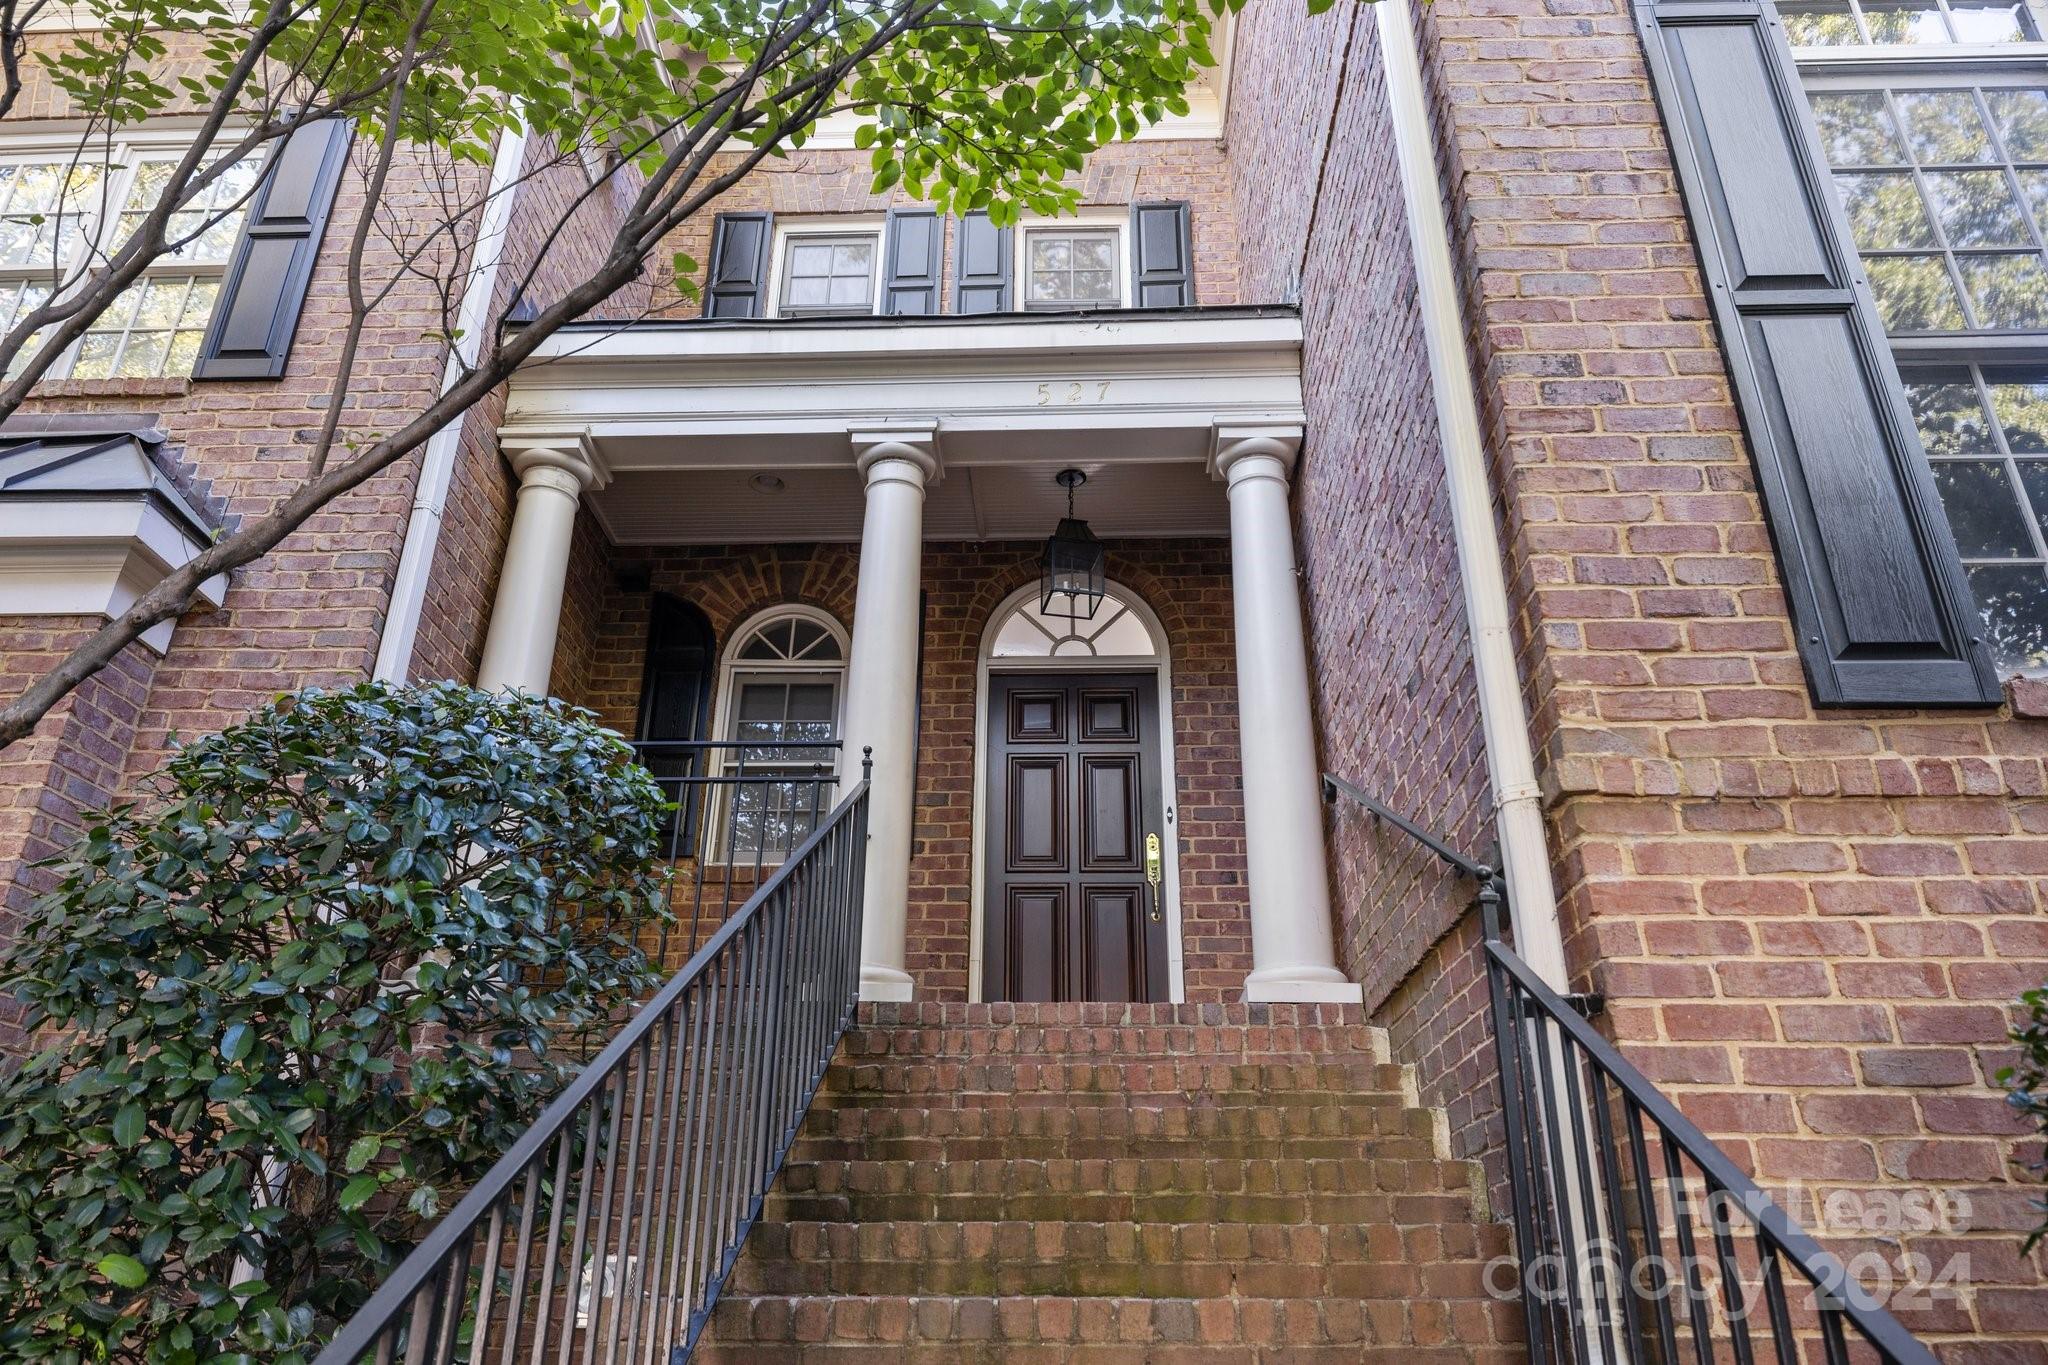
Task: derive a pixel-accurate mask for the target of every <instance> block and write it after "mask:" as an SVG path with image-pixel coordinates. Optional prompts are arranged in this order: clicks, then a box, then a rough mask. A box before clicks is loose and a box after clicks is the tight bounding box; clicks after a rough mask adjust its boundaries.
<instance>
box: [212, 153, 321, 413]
mask: <svg viewBox="0 0 2048 1365" xmlns="http://www.w3.org/2000/svg"><path fill="white" fill-rule="evenodd" d="M348 138H349V125H348V123H347V121H346V120H343V119H328V120H325V121H323V122H320V123H309V124H307V125H306V126H305V127H303V128H300V129H299V130H298V131H297V132H295V133H293V134H292V135H291V137H289V138H287V139H286V140H285V142H284V143H283V145H281V146H279V147H278V148H277V150H276V151H275V152H273V153H272V154H271V158H270V164H269V166H268V167H266V168H265V170H264V176H263V183H262V184H261V185H259V186H258V187H257V189H256V193H255V194H254V195H252V196H251V197H250V201H249V216H248V218H247V219H246V220H244V222H243V224H242V235H241V237H240V239H239V240H237V241H236V243H235V249H234V253H233V254H232V255H230V256H229V257H228V269H227V275H226V276H225V277H224V278H223V279H222V280H221V285H220V295H219V297H218V298H216V299H215V301H214V306H213V317H212V319H211V320H210V321H209V322H208V323H207V327H206V336H205V338H204V339H203V340H201V342H200V343H199V359H198V361H197V362H196V363H195V364H194V365H193V367H192V377H193V378H194V379H275V378H277V377H278V376H279V375H281V374H283V373H284V364H285V360H286V359H287V358H288V357H289V356H290V355H291V350H292V336H293V334H294V333H295V332H296V331H297V330H298V325H299V310H300V309H301V308H303V307H304V306H305V302H306V286H307V285H308V284H309V283H311V282H312V278H313V261H314V259H315V258H316V257H317V256H319V254H320V238H321V236H322V235H323V234H324V233H325V232H326V231H327V215H328V213H329V212H330V211H331V210H332V209H333V208H334V193H335V190H336V188H337V187H338V186H339V185H340V184H341V172H342V168H343V167H344V166H346V165H347V164H348Z"/></svg>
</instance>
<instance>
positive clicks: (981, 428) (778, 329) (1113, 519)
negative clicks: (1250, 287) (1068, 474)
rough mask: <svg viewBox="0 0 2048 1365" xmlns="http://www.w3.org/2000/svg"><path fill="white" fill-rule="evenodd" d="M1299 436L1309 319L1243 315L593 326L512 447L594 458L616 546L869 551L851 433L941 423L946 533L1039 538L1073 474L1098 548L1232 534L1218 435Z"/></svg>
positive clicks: (515, 401)
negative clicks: (1221, 429) (1084, 480)
mask: <svg viewBox="0 0 2048 1365" xmlns="http://www.w3.org/2000/svg"><path fill="white" fill-rule="evenodd" d="M1301 420H1302V415H1301V326H1300V321H1299V319H1298V318H1297V317H1296V316H1295V314H1294V313H1293V311H1292V310H1287V309H1271V308H1265V309H1238V308H1231V309H1195V310H1187V311H1176V312H1172V313H1120V314H1113V315H1110V314H1076V315H1063V316H1040V315H1033V314H1013V315H1003V316H999V317H950V316H949V317H939V318H877V319H872V320H868V319H862V320H858V321H845V320H834V321H831V322H829V323H818V322H757V323H740V324H732V323H658V324H646V323H642V324H639V325H613V326H605V325H603V324H591V325H587V326H585V327H583V328H580V329H577V330H574V331H565V332H563V333H560V334H558V335H557V336H555V337H554V338H552V339H550V341H549V342H548V343H547V345H545V346H544V347H543V348H542V349H541V351H540V353H539V356H538V357H537V359H536V360H535V361H534V362H532V363H531V364H529V366H528V367H527V368H526V369H525V370H523V371H522V372H521V373H520V374H519V375H518V376H517V377H516V378H515V379H514V381H513V384H512V388H511V394H510V397H509V399H508V404H507V413H506V420H505V424H504V426H503V428H502V430H501V432H500V437H501V440H503V442H504V443H505V444H506V445H507V446H508V447H510V446H514V445H519V444H525V445H535V444H543V445H554V444H568V443H573V444H575V445H577V446H579V447H580V448H581V449H583V450H584V451H585V452H586V453H587V454H588V455H589V456H590V457H591V458H592V460H593V462H594V463H595V464H596V465H597V466H598V468H599V469H600V471H601V473H602V478H603V485H602V486H601V487H599V488H598V489H596V490H595V491H593V492H592V493H590V494H589V495H587V496H588V497H589V501H590V505H591V507H592V509H593V510H594V511H595V512H596V513H597V514H598V516H599V517H600V519H601V520H602V521H603V522H604V523H605V526H606V529H607V530H608V531H609V532H610V533H611V534H612V536H613V538H614V539H615V540H616V541H617V542H619V543H621V544H637V545H648V544H704V543H713V542H735V541H752V542H758V541H771V540H854V539H858V538H859V534H860V521H861V509H862V496H861V482H860V478H859V475H858V474H857V472H856V470H855V464H854V460H855V453H856V451H855V445H854V442H853V439H852V438H853V434H854V433H856V432H874V431H887V430H894V429H901V428H905V427H934V428H935V429H936V438H935V443H936V446H937V452H938V456H939V459H940V462H941V466H942V473H941V477H940V479H939V481H938V482H937V483H936V484H935V485H934V486H933V487H932V488H931V490H930V494H929V500H928V503H927V509H926V529H927V534H928V535H929V536H931V537H933V538H945V539H978V538H987V539H1009V538H1025V537H1036V536H1042V535H1044V534H1045V533H1046V532H1047V530H1048V529H1049V528H1050V527H1051V524H1052V521H1053V519H1054V518H1056V517H1057V515H1058V514H1059V513H1060V511H1061V510H1063V508H1064V495H1063V494H1062V493H1061V492H1060V490H1059V489H1058V488H1057V487H1055V486H1054V484H1053V482H1052V477H1051V476H1052V473H1053V472H1054V471H1056V470H1058V469H1061V468H1064V467H1066V466H1068V465H1077V466H1079V467H1081V468H1083V469H1086V470H1087V471H1088V472H1089V476H1090V477H1089V483H1088V486H1087V487H1086V488H1085V489H1084V490H1083V491H1082V494H1081V511H1082V514H1083V515H1084V516H1086V517H1088V518H1089V519H1090V520H1091V521H1092V522H1093V523H1094V525H1095V527H1096V530H1097V531H1098V532H1099V533H1100V534H1103V535H1106V536H1158V535H1220V534H1222V533H1224V531H1225V530H1226V529H1227V526H1228V509H1227V505H1226V502H1225V499H1224V495H1223V490H1222V487H1221V486H1220V485H1219V484H1217V483H1216V482H1215V481H1214V480H1212V479H1211V478H1210V476H1209V473H1208V463H1209V460H1210V457H1211V455H1212V453H1213V447H1214V441H1215V435H1214V433H1215V430H1216V428H1217V427H1218V426H1219V425H1226V424H1227V425H1244V424H1247V423H1268V424H1298V423H1300V422H1301ZM757 475H773V476H774V478H775V479H776V480H779V481H780V483H781V487H780V489H778V490H774V491H763V490H762V489H761V488H760V487H758V486H757V483H756V479H755V476H757Z"/></svg>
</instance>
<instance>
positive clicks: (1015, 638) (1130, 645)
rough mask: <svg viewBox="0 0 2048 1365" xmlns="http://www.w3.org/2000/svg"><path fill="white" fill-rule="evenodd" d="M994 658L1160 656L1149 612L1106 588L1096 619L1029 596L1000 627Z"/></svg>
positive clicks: (992, 650)
mask: <svg viewBox="0 0 2048 1365" xmlns="http://www.w3.org/2000/svg"><path fill="white" fill-rule="evenodd" d="M988 652H989V657H990V658H991V659H994V660H998V661H1000V660H1004V659H1140V658H1151V657H1153V656H1155V655H1160V654H1162V653H1163V652H1164V651H1163V650H1161V649H1160V647H1159V643H1158V641H1156V640H1154V639H1153V637H1152V628H1151V627H1150V626H1149V625H1147V624H1146V622H1145V618H1144V616H1143V615H1142V614H1141V613H1140V612H1138V611H1137V610H1135V609H1133V606H1132V601H1131V599H1130V598H1128V597H1126V596H1125V595H1124V593H1123V590H1122V589H1121V588H1116V587H1111V588H1109V589H1108V591H1107V592H1105V594H1104V596H1103V600H1102V605H1101V606H1099V607H1098V608H1096V611H1095V615H1094V616H1092V617H1068V616H1061V615H1058V614H1057V613H1048V612H1045V611H1042V610H1040V608H1039V605H1038V599H1037V598H1035V597H1027V598H1025V599H1024V600H1023V601H1020V602H1019V603H1018V604H1017V606H1016V607H1015V609H1013V610H1012V611H1011V612H1010V614H1009V615H1008V616H1006V617H1004V618H1003V619H1002V620H1001V621H1000V622H999V623H997V625H996V628H995V635H994V637H993V638H992V639H991V640H990V641H989V645H988Z"/></svg>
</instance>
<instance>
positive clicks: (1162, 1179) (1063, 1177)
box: [782, 1150, 1471, 1195]
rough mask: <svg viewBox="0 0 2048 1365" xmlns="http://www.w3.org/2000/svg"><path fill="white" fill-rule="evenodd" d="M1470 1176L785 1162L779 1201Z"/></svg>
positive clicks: (1294, 1186)
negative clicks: (816, 1196) (815, 1196)
mask: <svg viewBox="0 0 2048 1365" xmlns="http://www.w3.org/2000/svg"><path fill="white" fill-rule="evenodd" d="M1470 1180H1471V1168H1470V1166H1468V1165H1467V1164H1466V1163H1464V1162H1459V1161H1440V1160H1438V1159H1437V1158H1436V1156H1435V1154H1434V1153H1433V1152H1430V1151H1428V1150H1424V1151H1421V1152H1418V1153H1415V1154H1414V1155H1411V1156H1382V1155H1379V1154H1376V1153H1371V1154H1365V1155H1353V1156H1349V1157H1344V1158H1338V1159H1328V1158H1320V1157H1314V1158H1302V1157H1296V1156H1290V1155H1283V1156H1278V1157H1273V1156H1265V1157H1225V1156H1217V1157H1188V1158H1179V1159H1175V1158H1164V1157H1156V1158H1155V1157H1139V1156H1122V1157H1114V1158H1100V1157H1096V1158H1078V1159H1077V1158H1073V1157H1053V1158H1049V1159H1034V1158H1021V1157H1007V1156H1006V1157H993V1158H967V1159H963V1160H959V1161H931V1160H924V1159H917V1160H901V1161H888V1160H874V1159H871V1158H865V1157H863V1158H859V1159H856V1160H851V1161H848V1160H840V1159H827V1160H822V1161H806V1160H793V1161H789V1162H787V1163H785V1164H784V1167H783V1173H782V1189H783V1191H784V1193H787V1194H801V1193H827V1194H838V1193H846V1194H856V1195H858V1194H910V1193H916V1194H932V1195H955V1194H985V1195H994V1194H1011V1195H1016V1194H1038V1193H1049V1194H1151V1193H1173V1194H1201V1193H1217V1194H1381V1193H1387V1194H1391V1193H1397V1192H1401V1191H1408V1190H1416V1189H1439V1188H1454V1189H1463V1188H1469V1184H1470Z"/></svg>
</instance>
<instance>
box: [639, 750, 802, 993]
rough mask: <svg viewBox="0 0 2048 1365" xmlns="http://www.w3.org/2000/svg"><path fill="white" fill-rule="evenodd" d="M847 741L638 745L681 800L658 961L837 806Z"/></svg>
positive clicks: (725, 915) (673, 816)
mask: <svg viewBox="0 0 2048 1365" xmlns="http://www.w3.org/2000/svg"><path fill="white" fill-rule="evenodd" d="M840 747H841V746H840V742H839V741H838V740H836V739H832V740H785V739H780V738H773V737H770V738H757V739H643V740H637V741H635V742H634V743H633V752H634V754H635V755H636V756H637V757H638V758H639V760H640V762H641V764H642V765H643V766H644V767H646V769H647V771H648V772H649V773H650V774H652V775H653V777H654V781H655V783H656V785H658V786H659V787H660V788H661V791H662V795H663V796H664V797H666V798H667V799H668V801H669V802H670V804H671V805H672V806H673V807H674V810H672V811H671V812H670V814H669V816H668V818H667V820H666V821H665V822H664V823H663V826H662V832H661V837H662V840H663V851H664V853H665V854H666V856H667V858H668V860H669V862H670V863H672V864H674V865H675V866H676V868H677V869H678V872H679V874H680V875H678V876H677V878H676V879H675V881H674V883H673V884H672V886H671V894H670V905H671V907H672V908H673V909H674V911H675V915H674V918H673V919H672V920H668V921H664V923H663V926H662V930H661V938H660V942H659V943H658V944H656V945H654V956H655V958H656V960H657V961H659V962H662V963H668V962H670V961H672V960H673V958H674V957H684V958H687V957H689V956H690V955H691V954H694V953H695V952H696V951H697V949H698V948H699V947H701V946H702V945H703V942H704V939H705V938H706V937H707V936H708V935H709V934H710V933H711V932H712V931H713V930H715V929H716V928H717V927H718V926H719V925H721V924H723V923H724V922H725V921H726V920H727V919H729V918H730V917H731V915H732V912H733V909H734V907H735V906H736V905H738V904H743V903H744V902H745V901H746V898H747V896H748V895H749V894H751V893H752V890H753V888H754V887H757V886H759V885H760V884H761V880H762V878H763V877H764V876H766V875H767V874H768V873H770V872H772V871H773V870H774V868H775V867H776V865H777V864H779V863H781V862H782V861H783V859H784V858H786V857H788V856H789V854H790V853H791V851H792V850H794V849H795V848H797V847H798V846H799V845H801V844H802V843H803V841H804V840H805V839H806V838H808V837H809V836H810V833H811V831H812V830H814V829H816V828H817V827H818V822H819V821H820V820H821V819H823V818H824V816H825V813H826V812H827V811H829V810H830V809H831V808H832V794H833V792H834V790H835V789H836V788H837V785H838V782H839V778H838V772H837V770H838V764H839V751H840Z"/></svg>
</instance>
